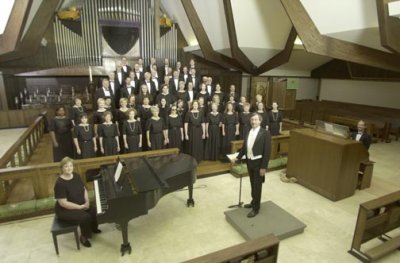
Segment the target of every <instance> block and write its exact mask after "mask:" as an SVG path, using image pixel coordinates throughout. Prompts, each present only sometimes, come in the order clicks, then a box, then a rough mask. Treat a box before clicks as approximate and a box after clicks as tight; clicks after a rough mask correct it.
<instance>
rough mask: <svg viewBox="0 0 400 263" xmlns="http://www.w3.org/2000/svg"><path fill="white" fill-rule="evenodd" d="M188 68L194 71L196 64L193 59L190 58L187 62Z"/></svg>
mask: <svg viewBox="0 0 400 263" xmlns="http://www.w3.org/2000/svg"><path fill="white" fill-rule="evenodd" d="M189 67H190V69H195V68H196V62H195V60H194V59H193V58H191V59H190V60H189Z"/></svg>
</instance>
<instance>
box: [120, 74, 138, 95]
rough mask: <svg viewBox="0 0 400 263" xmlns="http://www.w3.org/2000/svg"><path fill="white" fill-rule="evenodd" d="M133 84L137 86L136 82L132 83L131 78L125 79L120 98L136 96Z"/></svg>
mask: <svg viewBox="0 0 400 263" xmlns="http://www.w3.org/2000/svg"><path fill="white" fill-rule="evenodd" d="M132 83H133V84H134V85H136V82H135V81H132V79H131V77H127V78H126V79H125V85H124V86H123V87H122V88H121V90H120V98H128V97H129V96H131V95H134V94H135V92H136V90H135V86H132Z"/></svg>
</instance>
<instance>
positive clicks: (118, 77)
mask: <svg viewBox="0 0 400 263" xmlns="http://www.w3.org/2000/svg"><path fill="white" fill-rule="evenodd" d="M128 76H129V74H125V73H124V72H123V71H122V62H121V61H117V62H116V63H115V71H114V78H115V82H116V83H117V84H118V85H119V86H120V87H122V85H123V84H124V80H125V78H126V77H128Z"/></svg>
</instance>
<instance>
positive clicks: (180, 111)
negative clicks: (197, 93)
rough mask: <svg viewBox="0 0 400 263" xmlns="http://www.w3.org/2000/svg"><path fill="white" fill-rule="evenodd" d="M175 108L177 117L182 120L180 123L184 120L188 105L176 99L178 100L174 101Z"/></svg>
mask: <svg viewBox="0 0 400 263" xmlns="http://www.w3.org/2000/svg"><path fill="white" fill-rule="evenodd" d="M176 107H177V109H176V111H177V113H178V115H179V117H180V118H181V119H182V121H183V120H184V119H185V116H186V112H187V110H188V109H189V107H188V104H187V103H185V102H184V101H183V100H181V99H178V100H177V101H176Z"/></svg>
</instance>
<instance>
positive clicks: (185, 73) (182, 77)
mask: <svg viewBox="0 0 400 263" xmlns="http://www.w3.org/2000/svg"><path fill="white" fill-rule="evenodd" d="M180 80H183V82H185V85H186V84H187V83H188V80H189V71H188V68H187V67H186V66H184V67H183V69H182V73H181V75H180Z"/></svg>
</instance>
